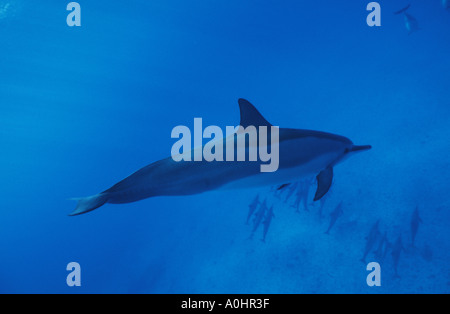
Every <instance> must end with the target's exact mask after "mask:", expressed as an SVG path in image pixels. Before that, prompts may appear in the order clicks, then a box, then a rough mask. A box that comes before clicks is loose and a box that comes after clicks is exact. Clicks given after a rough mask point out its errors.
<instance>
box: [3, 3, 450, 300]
mask: <svg viewBox="0 0 450 314" xmlns="http://www.w3.org/2000/svg"><path fill="white" fill-rule="evenodd" d="M68 2H69V1H67V3H68ZM368 2H369V1H361V0H358V1H237V0H236V1H235V0H227V1H219V0H217V1H196V0H193V1H185V0H180V1H175V0H165V1H144V0H140V1H138V0H133V1H131V0H130V1H101V0H98V1H80V5H81V9H82V15H81V23H82V26H81V27H74V28H70V27H68V26H67V24H66V16H67V14H68V13H69V12H68V11H66V5H67V3H64V2H61V1H60V3H59V4H58V3H56V2H55V1H48V0H47V1H39V3H37V2H36V3H35V2H33V3H28V2H27V1H24V0H0V11H1V10H2V8H3V11H2V13H1V14H0V48H1V49H0V152H1V154H0V173H1V180H0V196H1V201H0V254H1V255H0V256H1V258H0V292H3V293H16V292H39V293H50V292H60V293H80V292H83V293H335V292H340V293H400V292H407V293H419V292H425V293H443V292H444V293H448V292H450V268H449V266H448V260H449V257H450V255H449V254H450V253H449V252H450V239H449V235H450V231H449V222H450V214H449V208H450V201H449V198H448V195H449V192H448V179H449V178H450V163H449V159H448V157H449V154H450V145H449V135H450V124H449V117H450V97H449V96H450V85H449V82H450V12H448V11H446V10H444V9H443V7H442V5H441V3H440V1H438V0H436V1H411V3H412V6H411V8H410V10H409V13H410V14H411V15H413V16H414V17H415V18H417V20H418V21H419V23H420V28H421V29H420V30H419V31H418V32H416V33H413V34H411V35H408V32H407V30H406V28H405V25H404V20H403V17H402V16H399V15H393V13H392V12H394V11H395V10H398V9H400V8H401V7H403V6H405V5H406V4H407V3H408V2H406V1H400V0H395V1H380V4H381V7H382V26H381V27H375V28H370V27H368V26H367V24H366V17H367V14H368V12H367V11H366V5H367V3H368ZM6 4H9V5H8V6H6ZM5 8H6V9H5ZM239 97H243V98H247V99H249V100H250V101H251V102H253V103H254V104H255V105H256V106H257V108H258V109H259V110H260V111H261V113H262V114H263V115H264V116H265V117H266V118H267V119H268V120H269V121H270V122H272V123H273V124H275V125H279V126H282V127H293V128H305V129H313V130H322V131H328V132H332V133H336V134H341V135H344V136H347V137H349V138H351V139H352V140H353V141H354V142H355V143H357V144H371V145H373V149H372V150H371V151H369V152H365V153H364V154H359V155H358V156H355V157H352V159H350V160H348V161H346V162H344V163H343V164H341V165H339V166H338V167H336V169H335V181H334V186H333V187H332V190H331V192H330V195H329V196H327V199H326V202H325V207H324V211H325V216H324V217H322V218H320V217H319V216H318V207H319V205H317V204H315V205H311V210H310V212H306V211H301V212H300V214H298V213H295V211H294V210H293V209H292V208H290V207H289V206H288V205H285V204H284V203H283V202H282V201H278V200H277V199H276V198H274V197H273V194H271V193H269V192H267V191H266V190H238V191H226V192H218V191H217V192H211V193H206V194H201V195H196V196H190V197H163V198H152V199H148V200H144V201H141V202H137V203H133V204H125V205H106V206H104V207H102V208H100V209H98V210H96V211H94V212H92V213H89V214H86V215H82V216H78V217H68V216H67V215H68V214H69V213H70V212H71V211H72V210H73V209H74V208H75V202H73V201H70V200H69V199H70V198H71V197H78V196H88V195H92V194H96V193H98V192H100V191H103V190H104V189H106V188H108V187H110V186H111V185H112V184H114V183H115V182H117V181H119V180H121V179H122V178H124V177H126V176H127V175H129V174H130V173H132V172H134V171H135V170H137V169H139V168H141V167H143V166H145V165H147V164H149V163H151V162H153V161H156V160H158V159H161V158H165V157H167V156H169V155H170V149H171V146H172V145H173V143H174V140H173V139H171V138H170V133H171V130H172V128H173V127H175V126H177V125H187V126H192V125H193V118H194V117H202V118H203V122H204V125H219V126H226V125H237V124H238V123H239V110H238V105H237V99H238V98H239ZM257 193H262V194H261V195H264V196H265V197H267V199H268V202H269V203H270V204H273V205H274V206H275V215H276V217H275V218H274V220H273V222H272V225H271V229H270V230H269V234H268V238H267V243H265V244H264V243H262V242H261V241H259V239H258V238H257V237H255V239H253V240H249V239H248V237H249V234H250V232H251V228H250V227H249V226H246V225H245V224H244V222H245V218H246V215H247V210H248V204H249V203H250V202H251V201H252V200H253V198H254V196H255V195H256V194H257ZM311 194H312V192H311ZM340 201H343V202H344V203H343V204H344V207H343V210H344V215H343V216H342V217H341V218H340V219H339V220H338V222H337V223H336V226H335V227H334V229H333V231H332V232H331V235H326V234H324V231H325V230H326V228H327V226H328V221H329V213H330V212H331V211H332V210H333V209H334V208H335V207H336V205H337V204H338V203H339V202H340ZM416 206H418V208H419V211H420V215H421V218H422V220H423V222H424V223H423V224H422V225H421V226H420V229H419V233H418V235H417V239H416V248H412V247H411V244H410V233H411V230H410V220H411V215H412V213H413V211H414V209H415V207H416ZM378 219H379V220H380V230H381V231H382V232H384V231H387V234H388V237H389V239H390V241H392V242H393V241H394V240H395V239H396V238H397V237H398V236H399V235H401V236H402V238H403V240H404V241H403V242H404V246H405V252H403V253H402V256H401V258H400V261H399V274H400V276H401V278H394V268H393V261H392V256H391V255H390V254H388V256H387V257H386V259H385V260H383V261H380V264H381V267H382V287H380V288H370V287H368V286H367V284H366V276H367V274H368V272H367V271H366V269H365V268H366V265H365V264H363V263H361V261H360V258H361V256H362V255H363V251H364V246H365V237H366V236H367V235H368V232H369V230H370V228H371V226H372V225H373V224H374V223H375V221H377V220H378ZM370 259H371V258H370V257H369V258H368V261H371V260H370ZM73 261H74V262H78V263H80V264H81V268H82V286H81V287H79V288H69V287H68V286H67V285H66V276H67V274H68V272H67V271H66V265H67V264H68V263H69V262H73Z"/></svg>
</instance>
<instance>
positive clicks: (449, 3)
mask: <svg viewBox="0 0 450 314" xmlns="http://www.w3.org/2000/svg"><path fill="white" fill-rule="evenodd" d="M442 6H443V7H444V9H447V10H450V0H442Z"/></svg>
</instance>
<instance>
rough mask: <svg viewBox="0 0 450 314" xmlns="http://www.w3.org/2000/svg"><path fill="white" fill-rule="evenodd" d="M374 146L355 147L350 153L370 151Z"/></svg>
mask: <svg viewBox="0 0 450 314" xmlns="http://www.w3.org/2000/svg"><path fill="white" fill-rule="evenodd" d="M371 148H372V146H371V145H353V147H352V149H351V150H350V152H352V153H353V152H362V151H364V150H369V149H371Z"/></svg>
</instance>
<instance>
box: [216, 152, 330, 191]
mask: <svg viewBox="0 0 450 314" xmlns="http://www.w3.org/2000/svg"><path fill="white" fill-rule="evenodd" d="M336 156H337V155H336V154H324V155H322V156H320V157H317V158H314V159H313V160H311V161H309V162H307V163H304V164H301V165H298V166H295V167H290V168H280V169H278V170H277V171H275V172H270V173H269V172H268V173H258V174H256V175H252V176H249V177H245V178H242V179H239V180H236V181H233V182H230V183H227V184H225V185H223V186H222V187H221V189H240V188H254V187H261V186H272V185H282V184H286V183H291V182H295V181H299V180H300V179H301V178H305V177H311V176H315V175H317V174H318V173H319V172H320V171H322V170H323V169H325V168H326V167H328V166H329V165H330V164H331V163H333V161H335V160H336Z"/></svg>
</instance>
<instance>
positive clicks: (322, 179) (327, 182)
mask: <svg viewBox="0 0 450 314" xmlns="http://www.w3.org/2000/svg"><path fill="white" fill-rule="evenodd" d="M316 178H317V191H316V195H315V196H314V201H318V200H320V199H321V198H322V197H323V196H324V195H325V194H327V192H328V190H329V189H330V187H331V183H332V182H333V167H327V168H326V169H324V170H322V171H321V172H320V173H319V174H318V175H317V177H316Z"/></svg>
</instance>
